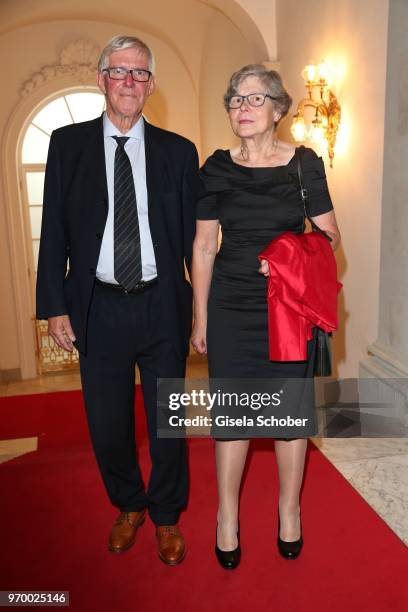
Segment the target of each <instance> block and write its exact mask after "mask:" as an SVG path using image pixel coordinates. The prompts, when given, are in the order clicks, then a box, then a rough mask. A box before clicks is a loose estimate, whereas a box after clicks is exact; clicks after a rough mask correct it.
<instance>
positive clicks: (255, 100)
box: [228, 93, 276, 108]
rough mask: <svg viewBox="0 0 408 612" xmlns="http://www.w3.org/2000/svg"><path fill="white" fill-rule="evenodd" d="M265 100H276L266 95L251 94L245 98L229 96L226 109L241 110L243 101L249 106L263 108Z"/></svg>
mask: <svg viewBox="0 0 408 612" xmlns="http://www.w3.org/2000/svg"><path fill="white" fill-rule="evenodd" d="M265 98H270V99H271V100H276V98H273V97H272V96H270V95H269V94H267V93H252V94H248V95H247V96H231V97H230V99H229V100H228V108H241V106H242V104H243V102H244V100H247V101H248V104H249V105H250V106H263V105H264V104H265Z"/></svg>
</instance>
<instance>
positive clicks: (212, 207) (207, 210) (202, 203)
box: [196, 193, 218, 221]
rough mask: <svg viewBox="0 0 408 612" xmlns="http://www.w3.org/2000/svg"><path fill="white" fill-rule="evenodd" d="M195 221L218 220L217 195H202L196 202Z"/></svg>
mask: <svg viewBox="0 0 408 612" xmlns="http://www.w3.org/2000/svg"><path fill="white" fill-rule="evenodd" d="M196 219H198V220H199V221H211V220H216V219H218V205H217V194H216V193H211V194H203V195H201V197H199V199H198V201H197V211H196Z"/></svg>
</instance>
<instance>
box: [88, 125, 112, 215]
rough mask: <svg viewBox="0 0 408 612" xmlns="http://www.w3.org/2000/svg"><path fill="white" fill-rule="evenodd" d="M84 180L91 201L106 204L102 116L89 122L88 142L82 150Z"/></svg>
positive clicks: (106, 190) (106, 185) (106, 191)
mask: <svg viewBox="0 0 408 612" xmlns="http://www.w3.org/2000/svg"><path fill="white" fill-rule="evenodd" d="M82 162H83V168H84V180H85V181H86V183H87V184H88V185H89V188H90V194H89V195H90V199H91V201H92V202H93V203H101V202H104V203H105V204H106V207H107V206H108V184H107V179H106V166H105V147H104V140H103V119H102V116H101V117H98V118H97V119H95V120H94V121H91V122H90V123H89V128H88V142H87V145H86V147H85V149H84V152H83V158H82Z"/></svg>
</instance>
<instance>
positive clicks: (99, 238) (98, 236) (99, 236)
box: [96, 232, 102, 240]
mask: <svg viewBox="0 0 408 612" xmlns="http://www.w3.org/2000/svg"><path fill="white" fill-rule="evenodd" d="M96 237H97V238H98V240H102V234H101V233H100V232H98V233H97V234H96Z"/></svg>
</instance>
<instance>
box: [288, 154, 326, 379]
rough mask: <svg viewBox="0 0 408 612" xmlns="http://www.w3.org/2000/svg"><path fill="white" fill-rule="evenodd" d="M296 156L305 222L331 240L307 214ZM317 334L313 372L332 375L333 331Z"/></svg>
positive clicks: (319, 330) (319, 329)
mask: <svg viewBox="0 0 408 612" xmlns="http://www.w3.org/2000/svg"><path fill="white" fill-rule="evenodd" d="M296 157H297V172H298V179H299V185H300V194H301V196H302V202H303V212H304V219H303V224H304V222H305V219H308V220H309V221H310V224H311V226H312V231H314V232H320V233H321V234H323V236H325V238H327V240H329V241H330V242H331V241H332V238H331V237H330V236H329V235H328V234H327V233H326V232H325V231H324V230H322V229H320V227H318V226H317V225H316V223H314V221H312V219H311V218H310V217H309V215H308V214H307V208H306V202H307V200H308V197H309V194H308V191H307V189H305V187H304V183H303V177H302V164H301V161H300V155H299V150H297V151H296ZM315 334H316V353H315V360H314V364H313V374H314V376H331V373H332V351H331V336H332V334H331V332H325V331H324V330H323V329H321V328H320V327H316V328H315Z"/></svg>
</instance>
